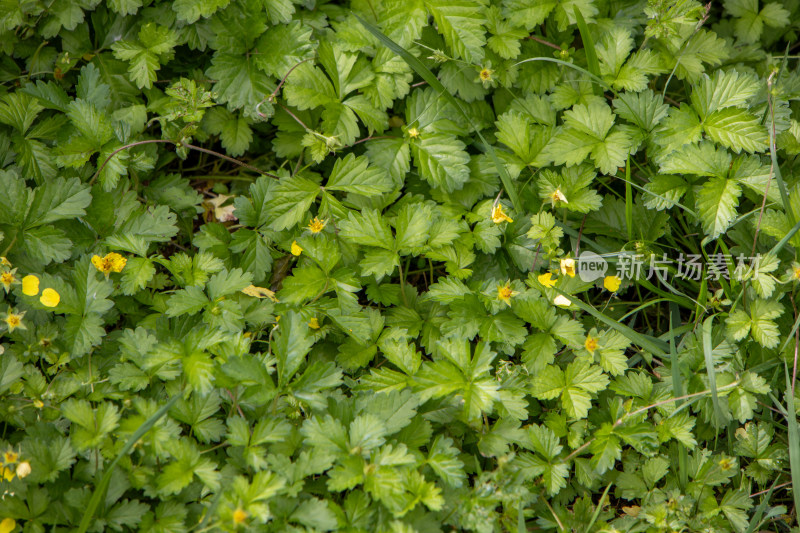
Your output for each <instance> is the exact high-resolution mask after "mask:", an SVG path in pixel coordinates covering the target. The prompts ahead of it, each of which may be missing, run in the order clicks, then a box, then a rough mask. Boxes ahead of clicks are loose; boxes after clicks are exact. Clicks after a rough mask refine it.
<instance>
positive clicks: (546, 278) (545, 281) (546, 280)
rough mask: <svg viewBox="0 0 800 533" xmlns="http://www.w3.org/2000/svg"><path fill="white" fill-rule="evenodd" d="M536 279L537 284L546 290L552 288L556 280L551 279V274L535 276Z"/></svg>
mask: <svg viewBox="0 0 800 533" xmlns="http://www.w3.org/2000/svg"><path fill="white" fill-rule="evenodd" d="M536 279H538V280H539V283H541V284H542V285H544V286H545V287H547V288H550V287H553V286H554V285H555V284H556V280H554V279H553V273H552V272H545V273H544V274H541V275H539V276H537V278H536Z"/></svg>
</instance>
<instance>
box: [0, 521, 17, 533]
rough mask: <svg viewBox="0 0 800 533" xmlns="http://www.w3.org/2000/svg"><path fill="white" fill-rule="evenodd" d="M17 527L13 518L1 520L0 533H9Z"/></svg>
mask: <svg viewBox="0 0 800 533" xmlns="http://www.w3.org/2000/svg"><path fill="white" fill-rule="evenodd" d="M15 527H17V522H16V521H14V519H13V518H3V521H2V522H0V533H11V532H12V531H14V528H15Z"/></svg>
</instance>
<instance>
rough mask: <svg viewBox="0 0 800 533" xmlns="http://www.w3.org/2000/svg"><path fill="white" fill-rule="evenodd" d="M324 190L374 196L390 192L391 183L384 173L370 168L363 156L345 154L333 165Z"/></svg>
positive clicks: (375, 168)
mask: <svg viewBox="0 0 800 533" xmlns="http://www.w3.org/2000/svg"><path fill="white" fill-rule="evenodd" d="M325 189H327V190H331V191H344V192H352V193H357V194H362V195H365V196H374V195H378V194H382V193H386V192H389V191H391V189H392V187H391V183H390V182H389V180H388V179H387V175H386V172H385V171H384V170H382V169H380V168H377V167H374V166H373V167H370V166H369V161H368V159H367V158H366V157H365V156H359V157H356V156H354V155H353V154H347V155H346V156H345V157H343V158H341V159H337V160H336V162H335V163H334V164H333V170H332V171H331V175H330V177H328V182H327V183H326V184H325Z"/></svg>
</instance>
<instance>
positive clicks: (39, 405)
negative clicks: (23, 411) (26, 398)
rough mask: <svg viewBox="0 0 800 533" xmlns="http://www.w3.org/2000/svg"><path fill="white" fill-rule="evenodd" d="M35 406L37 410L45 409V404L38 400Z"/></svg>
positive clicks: (34, 402) (34, 401)
mask: <svg viewBox="0 0 800 533" xmlns="http://www.w3.org/2000/svg"><path fill="white" fill-rule="evenodd" d="M33 406H34V407H35V408H37V409H41V408H42V407H44V402H43V401H42V400H39V399H38V398H37V399H36V400H33Z"/></svg>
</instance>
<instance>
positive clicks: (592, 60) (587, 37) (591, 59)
mask: <svg viewBox="0 0 800 533" xmlns="http://www.w3.org/2000/svg"><path fill="white" fill-rule="evenodd" d="M572 9H573V12H574V13H575V21H576V22H577V23H578V31H579V32H580V34H581V41H583V52H584V53H585V54H586V65H587V66H588V67H589V72H591V73H592V74H594V75H595V76H597V77H598V78H599V77H600V62H599V61H598V60H597V52H596V51H595V49H594V39H592V34H591V33H589V26H587V25H586V20H584V18H583V14H581V11H580V9H578V6H572ZM593 89H594V93H595V94H596V95H598V96H599V95H602V91H600V90H599V88H598V87H597V86H596V85H595V86H593Z"/></svg>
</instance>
